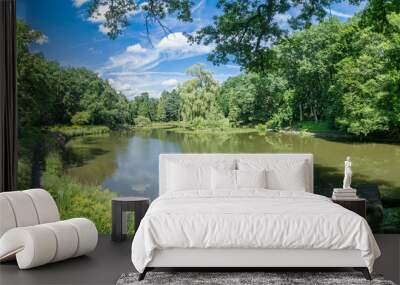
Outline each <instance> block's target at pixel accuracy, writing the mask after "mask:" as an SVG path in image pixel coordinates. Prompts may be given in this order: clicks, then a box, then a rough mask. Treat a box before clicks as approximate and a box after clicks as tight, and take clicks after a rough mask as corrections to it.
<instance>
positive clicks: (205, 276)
mask: <svg viewBox="0 0 400 285" xmlns="http://www.w3.org/2000/svg"><path fill="white" fill-rule="evenodd" d="M138 277H139V273H127V274H122V275H121V277H120V278H119V279H118V281H117V285H148V284H157V285H164V284H171V285H178V284H179V285H183V284H213V285H220V284H221V285H232V284H237V285H239V284H241V285H247V284H267V285H270V284H273V285H278V284H279V285H282V284H285V285H292V284H293V285H294V284H296V285H297V284H318V285H319V284H321V285H322V284H324V285H350V284H351V285H358V284H369V285H372V284H373V285H375V284H376V285H395V283H393V282H392V281H389V280H384V279H383V277H382V276H380V275H372V277H373V280H372V281H368V280H366V279H365V278H364V276H363V275H362V274H361V273H359V272H315V273H314V272H148V273H147V274H146V278H145V279H144V280H142V281H138Z"/></svg>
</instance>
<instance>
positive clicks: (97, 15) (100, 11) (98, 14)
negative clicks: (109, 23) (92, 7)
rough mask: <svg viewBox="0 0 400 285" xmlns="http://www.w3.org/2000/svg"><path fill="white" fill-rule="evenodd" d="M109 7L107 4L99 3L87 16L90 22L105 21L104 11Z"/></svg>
mask: <svg viewBox="0 0 400 285" xmlns="http://www.w3.org/2000/svg"><path fill="white" fill-rule="evenodd" d="M109 9H110V8H109V7H108V5H99V7H98V8H97V10H96V11H95V12H93V14H92V15H91V16H90V17H89V18H88V21H89V22H92V23H104V22H105V21H106V13H107V12H108V10H109Z"/></svg>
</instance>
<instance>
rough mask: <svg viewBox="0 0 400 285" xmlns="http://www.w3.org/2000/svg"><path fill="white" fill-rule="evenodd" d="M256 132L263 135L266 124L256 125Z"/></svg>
mask: <svg viewBox="0 0 400 285" xmlns="http://www.w3.org/2000/svg"><path fill="white" fill-rule="evenodd" d="M256 130H257V131H258V132H260V133H263V132H265V131H266V124H257V126H256Z"/></svg>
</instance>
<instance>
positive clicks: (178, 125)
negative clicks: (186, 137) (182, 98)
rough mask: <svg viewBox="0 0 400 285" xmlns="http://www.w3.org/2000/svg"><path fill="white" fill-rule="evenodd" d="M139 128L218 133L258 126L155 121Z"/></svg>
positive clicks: (187, 132) (231, 132) (235, 132)
mask: <svg viewBox="0 0 400 285" xmlns="http://www.w3.org/2000/svg"><path fill="white" fill-rule="evenodd" d="M138 129H167V130H169V131H173V132H176V133H184V134H216V133H224V134H240V133H253V132H257V130H256V128H253V127H240V128H238V127H224V128H215V127H201V128H193V126H192V125H191V124H190V123H186V122H165V123H160V122H153V123H151V125H149V126H147V127H141V128H138Z"/></svg>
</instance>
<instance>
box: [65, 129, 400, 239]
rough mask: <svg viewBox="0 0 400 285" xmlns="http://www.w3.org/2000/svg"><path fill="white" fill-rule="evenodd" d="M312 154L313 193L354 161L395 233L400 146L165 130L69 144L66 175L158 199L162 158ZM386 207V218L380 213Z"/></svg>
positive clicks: (372, 214)
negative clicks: (345, 163) (348, 158)
mask: <svg viewBox="0 0 400 285" xmlns="http://www.w3.org/2000/svg"><path fill="white" fill-rule="evenodd" d="M207 152H212V153H279V152H288V153H290V152H302V153H312V154H314V167H315V168H314V172H315V173H314V176H315V178H314V179H315V181H314V183H315V192H316V193H320V194H323V195H326V196H330V194H331V192H332V189H333V188H334V187H340V186H341V184H342V179H343V161H344V159H345V157H346V156H347V155H350V156H351V157H352V160H353V181H354V182H353V185H354V186H355V187H356V188H358V189H359V190H360V191H359V195H360V196H364V197H366V198H369V200H371V202H372V203H369V204H370V205H369V208H368V214H369V220H370V223H374V226H373V227H374V229H375V231H382V230H385V231H390V232H392V231H396V230H398V227H399V222H400V216H399V215H400V205H399V204H396V203H398V202H399V200H400V176H399V173H400V146H399V145H396V144H386V143H357V142H354V141H353V142H350V141H346V140H340V139H330V138H318V137H313V136H308V135H299V134H283V133H274V132H269V133H266V134H259V133H258V132H249V133H240V134H223V133H222V134H186V133H177V132H174V131H169V130H165V129H146V130H137V131H134V132H112V133H110V134H107V135H102V136H87V137H78V138H75V139H72V140H71V141H69V142H68V143H67V145H66V155H65V163H66V168H65V174H66V175H69V176H72V177H74V178H75V179H76V180H77V181H79V182H80V183H82V184H88V185H102V187H103V188H108V189H109V190H111V191H112V192H115V193H117V195H119V196H134V195H138V196H145V197H149V198H151V199H155V198H156V197H157V196H158V156H159V154H160V153H207ZM382 206H383V207H384V211H383V214H384V215H385V219H384V221H385V222H383V219H382V218H383V217H382V216H380V215H381V214H382V212H381V208H380V207H382Z"/></svg>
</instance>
